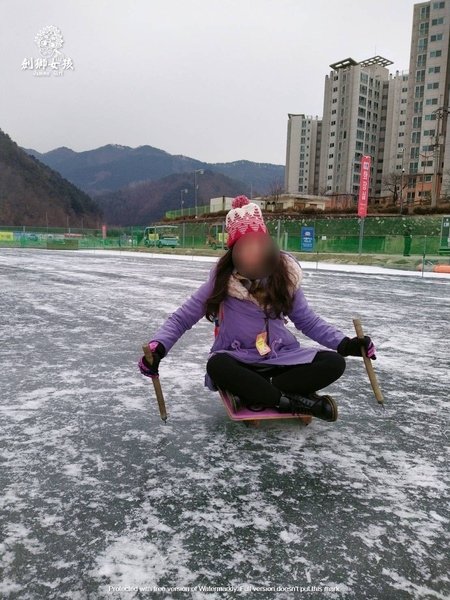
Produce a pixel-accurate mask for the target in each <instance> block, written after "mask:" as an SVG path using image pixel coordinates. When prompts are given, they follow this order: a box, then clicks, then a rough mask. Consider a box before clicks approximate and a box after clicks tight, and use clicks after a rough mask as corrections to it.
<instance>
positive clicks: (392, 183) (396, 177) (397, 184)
mask: <svg viewBox="0 0 450 600" xmlns="http://www.w3.org/2000/svg"><path fill="white" fill-rule="evenodd" d="M382 185H383V189H384V190H388V191H389V192H391V193H392V197H393V199H394V205H396V204H397V200H398V197H399V193H401V192H403V190H404V189H405V188H406V187H407V185H408V182H407V178H406V176H405V175H403V187H402V175H401V173H396V172H395V171H394V172H392V173H389V174H388V175H386V177H383V181H382Z"/></svg>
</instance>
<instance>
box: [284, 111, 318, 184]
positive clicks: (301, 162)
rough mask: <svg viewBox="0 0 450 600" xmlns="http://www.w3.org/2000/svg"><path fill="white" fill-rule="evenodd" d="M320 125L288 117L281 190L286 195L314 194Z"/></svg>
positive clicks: (308, 118) (299, 116)
mask: <svg viewBox="0 0 450 600" xmlns="http://www.w3.org/2000/svg"><path fill="white" fill-rule="evenodd" d="M321 126H322V122H321V121H320V120H319V119H318V118H317V116H316V117H315V118H313V117H311V116H306V115H304V114H297V115H296V114H288V126H287V148H286V169H285V181H284V189H285V192H286V193H287V194H296V193H304V194H318V176H319V160H320V138H321Z"/></svg>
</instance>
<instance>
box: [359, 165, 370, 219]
mask: <svg viewBox="0 0 450 600" xmlns="http://www.w3.org/2000/svg"><path fill="white" fill-rule="evenodd" d="M371 161H372V157H371V156H368V155H366V154H365V155H364V156H363V157H362V158H361V172H360V175H359V198H358V217H365V216H366V215H367V203H368V201H369V185H370V163H371Z"/></svg>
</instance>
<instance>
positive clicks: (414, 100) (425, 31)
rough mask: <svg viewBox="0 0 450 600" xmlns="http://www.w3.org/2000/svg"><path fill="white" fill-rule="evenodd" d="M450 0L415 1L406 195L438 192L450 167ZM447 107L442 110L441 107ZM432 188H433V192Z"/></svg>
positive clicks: (416, 196) (413, 196)
mask: <svg viewBox="0 0 450 600" xmlns="http://www.w3.org/2000/svg"><path fill="white" fill-rule="evenodd" d="M449 33H450V0H444V1H440V2H434V1H431V2H421V3H420V4H415V5H414V10H413V22H412V35H411V53H410V64H409V74H410V76H409V86H408V88H409V89H408V103H407V106H408V111H407V119H406V124H407V126H406V131H405V143H406V147H405V153H406V156H407V159H408V165H407V173H408V188H407V197H408V199H409V200H415V201H417V200H418V199H420V198H422V197H423V196H427V195H430V196H431V195H435V196H436V195H437V196H439V195H440V192H441V182H442V174H443V173H444V177H445V172H446V171H448V170H449V169H450V153H449V152H448V151H447V152H445V156H444V149H445V148H448V140H449V133H450V131H449V125H450V120H449V119H448V118H447V113H446V112H445V109H447V108H448V106H449V85H450V62H449V59H450V56H449ZM442 109H444V110H442ZM433 186H435V189H434V194H433Z"/></svg>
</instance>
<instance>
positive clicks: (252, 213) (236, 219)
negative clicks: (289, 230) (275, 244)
mask: <svg viewBox="0 0 450 600" xmlns="http://www.w3.org/2000/svg"><path fill="white" fill-rule="evenodd" d="M225 227H226V230H227V233H228V239H227V246H228V248H232V247H233V244H235V243H236V242H237V241H238V239H239V238H241V237H242V236H243V235H245V234H246V233H265V234H267V233H268V232H267V227H266V224H265V223H264V219H263V216H262V213H261V209H260V208H259V206H258V205H257V204H255V203H254V202H250V200H249V199H248V198H247V196H236V198H234V199H233V202H232V203H231V210H230V211H228V213H227V216H226V217H225Z"/></svg>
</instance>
